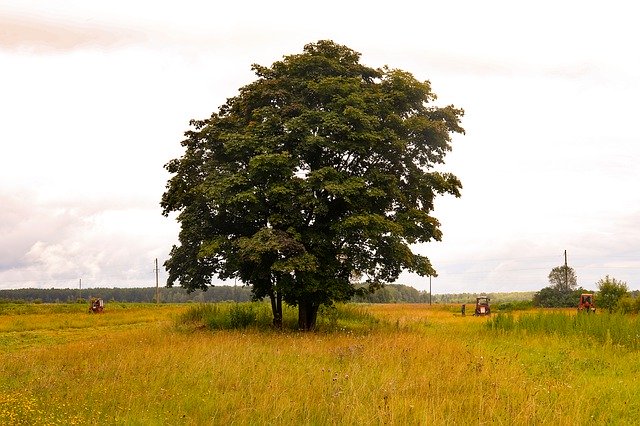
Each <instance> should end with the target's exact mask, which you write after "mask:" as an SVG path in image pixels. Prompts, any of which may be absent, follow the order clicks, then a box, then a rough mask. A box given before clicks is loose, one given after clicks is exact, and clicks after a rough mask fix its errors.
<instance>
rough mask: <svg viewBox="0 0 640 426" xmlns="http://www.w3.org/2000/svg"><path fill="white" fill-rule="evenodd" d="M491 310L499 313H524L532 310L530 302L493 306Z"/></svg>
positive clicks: (523, 301)
mask: <svg viewBox="0 0 640 426" xmlns="http://www.w3.org/2000/svg"><path fill="white" fill-rule="evenodd" d="M493 308H494V309H495V310H496V311H500V312H512V311H526V310H527V309H531V308H533V301H532V300H516V301H513V302H502V303H497V304H494V306H493Z"/></svg>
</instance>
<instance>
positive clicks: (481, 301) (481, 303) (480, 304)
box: [473, 296, 491, 316]
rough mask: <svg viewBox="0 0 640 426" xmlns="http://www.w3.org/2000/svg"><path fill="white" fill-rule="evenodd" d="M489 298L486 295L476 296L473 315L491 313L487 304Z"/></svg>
mask: <svg viewBox="0 0 640 426" xmlns="http://www.w3.org/2000/svg"><path fill="white" fill-rule="evenodd" d="M489 300H491V299H489V298H488V297H487V296H480V297H476V311H475V312H474V313H473V315H474V316H483V315H491V307H490V306H489Z"/></svg>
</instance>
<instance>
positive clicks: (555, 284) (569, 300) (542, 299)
mask: <svg viewBox="0 0 640 426" xmlns="http://www.w3.org/2000/svg"><path fill="white" fill-rule="evenodd" d="M549 284H550V285H549V286H548V287H545V288H543V289H541V290H540V291H538V292H537V293H535V294H534V296H533V305H534V306H538V307H541V308H568V307H575V306H577V305H578V300H579V298H580V294H581V293H583V292H585V290H584V289H583V288H581V287H580V288H576V287H577V285H578V278H577V276H576V272H575V270H574V269H573V268H572V267H570V266H565V265H562V266H556V267H555V268H553V269H552V270H551V272H549Z"/></svg>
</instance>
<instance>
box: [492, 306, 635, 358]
mask: <svg viewBox="0 0 640 426" xmlns="http://www.w3.org/2000/svg"><path fill="white" fill-rule="evenodd" d="M486 325H487V328H489V329H491V330H495V331H502V332H525V333H534V334H552V335H556V336H560V337H572V336H573V337H578V338H581V339H582V340H583V341H593V342H596V343H598V344H603V343H604V344H613V345H620V346H624V347H627V348H629V349H634V350H637V349H640V319H639V318H638V317H637V316H628V315H622V314H616V313H614V314H608V313H601V314H597V315H596V314H577V315H571V314H568V313H563V312H543V311H540V312H538V313H536V314H523V315H521V316H519V317H517V318H516V317H514V316H513V315H511V314H508V313H507V314H504V313H499V314H498V315H496V316H494V317H493V318H492V319H491V320H489V321H488V322H487V324H486Z"/></svg>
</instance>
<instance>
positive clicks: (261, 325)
mask: <svg viewBox="0 0 640 426" xmlns="http://www.w3.org/2000/svg"><path fill="white" fill-rule="evenodd" d="M270 314H271V312H270V310H269V306H268V305H267V304H265V303H262V302H251V303H224V302H223V303H200V304H197V305H193V306H191V307H190V308H189V309H187V310H186V311H185V312H184V313H182V314H181V315H180V316H179V317H178V318H176V322H175V324H176V326H177V327H178V328H183V327H185V326H186V327H188V328H191V327H195V328H202V327H204V328H207V329H211V330H230V329H243V328H247V327H252V328H258V329H265V330H266V329H269V328H271V327H272V323H271V315H270ZM379 323H380V320H378V319H377V318H375V317H374V316H373V315H372V314H371V313H369V312H367V311H366V310H365V309H364V308H362V307H361V306H355V305H351V304H342V303H338V304H335V305H333V306H323V307H322V308H321V309H320V310H319V312H318V322H317V329H318V330H319V331H327V332H330V331H345V330H348V331H357V330H369V329H372V328H373V327H375V326H376V325H377V324H379ZM283 326H284V328H286V329H289V330H297V328H298V322H297V318H296V311H295V309H293V308H292V307H289V306H286V307H285V309H284V310H283Z"/></svg>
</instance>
